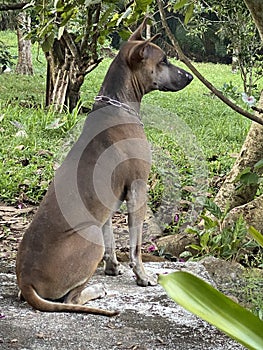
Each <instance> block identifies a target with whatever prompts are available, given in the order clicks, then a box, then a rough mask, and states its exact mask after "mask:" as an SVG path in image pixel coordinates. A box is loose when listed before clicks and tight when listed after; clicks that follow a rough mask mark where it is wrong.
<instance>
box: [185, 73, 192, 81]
mask: <svg viewBox="0 0 263 350" xmlns="http://www.w3.org/2000/svg"><path fill="white" fill-rule="evenodd" d="M186 78H187V80H188V83H191V81H192V80H193V79H194V77H193V76H192V74H190V73H186Z"/></svg>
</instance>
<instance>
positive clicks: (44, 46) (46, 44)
mask: <svg viewBox="0 0 263 350" xmlns="http://www.w3.org/2000/svg"><path fill="white" fill-rule="evenodd" d="M54 38H55V35H54V33H53V32H51V33H50V34H49V35H47V36H46V38H45V41H43V43H42V44H41V47H42V50H43V51H44V52H48V51H49V50H50V49H51V47H52V45H53V42H54Z"/></svg>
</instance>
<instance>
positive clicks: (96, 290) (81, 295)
mask: <svg viewBox="0 0 263 350" xmlns="http://www.w3.org/2000/svg"><path fill="white" fill-rule="evenodd" d="M106 294H107V293H106V290H105V288H104V286H103V284H96V285H90V286H86V284H84V285H81V286H79V287H76V288H74V289H73V290H72V291H70V292H69V293H68V295H67V296H66V297H65V300H64V303H65V304H79V305H84V304H86V303H87V302H88V301H90V300H94V299H99V298H103V297H104V296H105V295H106Z"/></svg>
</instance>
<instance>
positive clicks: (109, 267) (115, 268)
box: [104, 263, 125, 276]
mask: <svg viewBox="0 0 263 350" xmlns="http://www.w3.org/2000/svg"><path fill="white" fill-rule="evenodd" d="M124 270H125V268H124V266H122V265H121V264H120V263H118V264H109V263H106V266H105V269H104V272H105V274H106V275H108V276H119V275H122V274H123V273H124Z"/></svg>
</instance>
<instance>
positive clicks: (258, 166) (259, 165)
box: [254, 159, 263, 169]
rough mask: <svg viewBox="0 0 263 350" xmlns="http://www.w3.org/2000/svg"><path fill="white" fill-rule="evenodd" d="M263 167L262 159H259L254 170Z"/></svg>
mask: <svg viewBox="0 0 263 350" xmlns="http://www.w3.org/2000/svg"><path fill="white" fill-rule="evenodd" d="M262 167H263V159H260V160H259V161H258V162H257V163H256V164H255V165H254V169H260V168H262Z"/></svg>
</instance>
